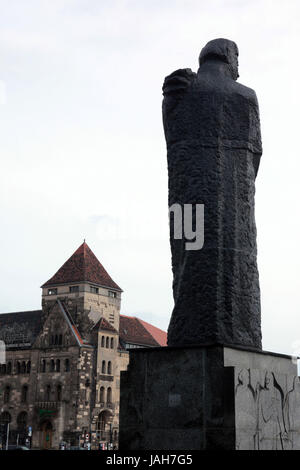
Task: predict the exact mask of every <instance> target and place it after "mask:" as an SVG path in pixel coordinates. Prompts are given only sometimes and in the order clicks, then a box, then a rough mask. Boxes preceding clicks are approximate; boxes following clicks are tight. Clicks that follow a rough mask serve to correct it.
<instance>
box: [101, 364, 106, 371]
mask: <svg viewBox="0 0 300 470" xmlns="http://www.w3.org/2000/svg"><path fill="white" fill-rule="evenodd" d="M105 369H106V367H105V361H102V368H101V372H102V374H105V373H106V372H105Z"/></svg>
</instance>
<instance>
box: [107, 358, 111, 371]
mask: <svg viewBox="0 0 300 470" xmlns="http://www.w3.org/2000/svg"><path fill="white" fill-rule="evenodd" d="M107 373H108V374H111V362H110V361H108V364H107Z"/></svg>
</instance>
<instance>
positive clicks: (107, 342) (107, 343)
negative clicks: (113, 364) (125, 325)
mask: <svg viewBox="0 0 300 470" xmlns="http://www.w3.org/2000/svg"><path fill="white" fill-rule="evenodd" d="M106 347H107V348H109V337H108V336H107V338H106Z"/></svg>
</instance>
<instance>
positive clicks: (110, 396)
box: [106, 387, 112, 403]
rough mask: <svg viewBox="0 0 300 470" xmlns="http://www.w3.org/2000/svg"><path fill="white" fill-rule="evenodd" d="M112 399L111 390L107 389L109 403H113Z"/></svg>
mask: <svg viewBox="0 0 300 470" xmlns="http://www.w3.org/2000/svg"><path fill="white" fill-rule="evenodd" d="M111 398H112V395H111V388H110V387H108V389H107V400H106V401H107V403H111Z"/></svg>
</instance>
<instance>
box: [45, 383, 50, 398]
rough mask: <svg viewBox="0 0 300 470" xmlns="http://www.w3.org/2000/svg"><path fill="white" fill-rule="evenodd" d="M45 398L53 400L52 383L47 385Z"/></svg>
mask: <svg viewBox="0 0 300 470" xmlns="http://www.w3.org/2000/svg"><path fill="white" fill-rule="evenodd" d="M45 400H46V401H51V385H47V387H46V391H45Z"/></svg>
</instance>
